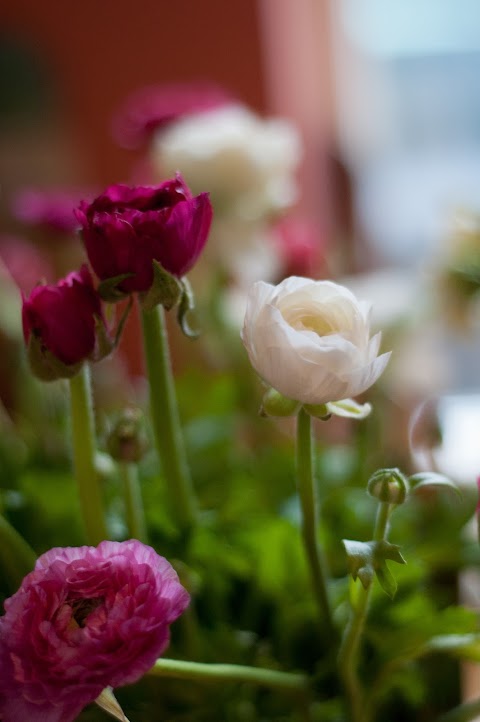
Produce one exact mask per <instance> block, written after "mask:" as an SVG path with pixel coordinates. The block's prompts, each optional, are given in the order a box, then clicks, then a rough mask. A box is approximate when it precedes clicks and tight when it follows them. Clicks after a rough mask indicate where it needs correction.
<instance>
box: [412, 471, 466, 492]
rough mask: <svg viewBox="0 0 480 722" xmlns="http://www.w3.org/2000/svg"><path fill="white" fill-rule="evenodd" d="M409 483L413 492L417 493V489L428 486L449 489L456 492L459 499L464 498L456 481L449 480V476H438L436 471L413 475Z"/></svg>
mask: <svg viewBox="0 0 480 722" xmlns="http://www.w3.org/2000/svg"><path fill="white" fill-rule="evenodd" d="M408 481H409V483H410V489H411V490H412V491H417V489H424V488H426V487H428V486H435V487H445V488H447V489H450V490H451V491H454V492H455V494H457V495H458V496H459V497H461V496H462V492H461V491H460V489H459V488H458V486H457V485H456V484H455V482H454V481H452V480H451V479H449V478H448V477H447V476H444V475H443V474H437V473H436V472H434V471H422V472H420V473H418V474H413V475H412V476H410V477H409V478H408Z"/></svg>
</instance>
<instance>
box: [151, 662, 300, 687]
mask: <svg viewBox="0 0 480 722" xmlns="http://www.w3.org/2000/svg"><path fill="white" fill-rule="evenodd" d="M148 674H152V675H154V676H156V677H175V678H177V679H192V680H198V681H200V682H201V681H212V682H214V681H217V682H252V683H253V684H258V685H262V686H265V687H272V688H275V689H279V690H284V691H285V692H301V693H306V692H307V689H308V678H307V677H305V676H304V675H303V674H292V673H290V672H277V671H276V670H273V669H262V668H260V667H247V666H245V665H240V664H204V663H202V662H184V661H180V660H177V659H164V658H162V659H158V660H157V661H156V662H155V665H154V666H153V667H152V669H150V671H149V672H148Z"/></svg>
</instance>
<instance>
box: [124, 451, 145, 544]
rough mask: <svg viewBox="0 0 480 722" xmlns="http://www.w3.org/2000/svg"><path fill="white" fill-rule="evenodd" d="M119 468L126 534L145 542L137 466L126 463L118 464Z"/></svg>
mask: <svg viewBox="0 0 480 722" xmlns="http://www.w3.org/2000/svg"><path fill="white" fill-rule="evenodd" d="M119 466H120V475H121V477H122V482H123V499H124V502H125V515H126V519H127V528H128V533H129V534H130V536H131V537H132V538H133V539H138V540H139V541H142V542H146V541H147V526H146V523H145V513H144V508H143V500H142V490H141V488H140V482H139V479H138V469H137V466H136V464H131V463H128V462H126V461H122V462H120V464H119Z"/></svg>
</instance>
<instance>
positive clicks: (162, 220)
mask: <svg viewBox="0 0 480 722" xmlns="http://www.w3.org/2000/svg"><path fill="white" fill-rule="evenodd" d="M76 216H77V219H78V221H79V222H80V224H81V226H82V235H83V240H84V244H85V248H86V251H87V255H88V258H89V261H90V263H91V265H92V268H93V270H94V271H95V273H96V274H97V276H98V277H99V278H100V279H101V280H102V281H103V280H107V279H109V278H115V277H116V276H120V275H123V274H131V278H127V279H125V280H124V281H122V282H120V283H119V284H118V288H119V289H120V290H121V291H123V292H124V293H132V292H135V291H147V290H148V289H149V288H150V286H151V285H152V282H153V264H152V261H153V260H156V261H158V262H159V263H160V264H161V265H162V266H163V268H164V269H165V270H166V271H168V272H169V273H171V274H173V275H174V276H178V277H180V276H183V275H184V274H185V273H187V272H188V271H189V270H190V269H191V268H192V266H193V265H194V264H195V262H196V260H197V258H198V256H199V255H200V253H201V252H202V250H203V247H204V245H205V243H206V240H207V236H208V232H209V230H210V225H211V221H212V206H211V203H210V200H209V197H208V193H200V194H199V195H198V196H195V197H192V194H191V193H190V190H189V188H188V187H187V185H186V184H185V182H184V181H183V178H182V177H181V176H180V175H179V174H177V176H176V177H175V178H173V179H172V180H167V181H165V182H164V183H161V184H160V185H158V186H150V187H149V186H146V187H142V186H139V187H134V188H130V187H128V186H125V185H120V184H118V185H112V186H110V187H109V188H107V190H106V191H105V192H104V193H103V194H102V195H100V196H98V198H95V200H94V201H93V202H92V203H87V202H85V201H84V202H83V203H82V204H81V206H80V208H79V209H78V210H77V211H76Z"/></svg>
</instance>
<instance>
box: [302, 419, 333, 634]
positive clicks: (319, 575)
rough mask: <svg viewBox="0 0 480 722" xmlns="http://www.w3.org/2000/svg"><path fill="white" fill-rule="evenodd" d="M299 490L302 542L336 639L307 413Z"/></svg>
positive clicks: (323, 612) (326, 621)
mask: <svg viewBox="0 0 480 722" xmlns="http://www.w3.org/2000/svg"><path fill="white" fill-rule="evenodd" d="M296 462H297V488H298V494H299V497H300V506H301V510H302V538H303V544H304V547H305V552H306V556H307V561H308V565H309V568H310V575H311V580H312V585H313V591H314V594H315V598H316V600H317V604H318V607H319V610H320V614H321V621H322V625H324V626H325V627H326V629H327V631H328V633H329V636H330V637H331V638H334V637H335V635H336V630H335V627H334V624H333V619H332V610H331V606H330V600H329V597H328V589H327V579H328V575H327V570H326V562H325V559H324V555H323V550H322V548H321V547H320V543H319V541H318V524H319V512H318V500H317V492H316V486H315V480H314V475H313V445H312V425H311V417H310V416H309V414H307V412H306V411H304V409H303V408H302V409H300V411H299V413H298V416H297V448H296Z"/></svg>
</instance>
